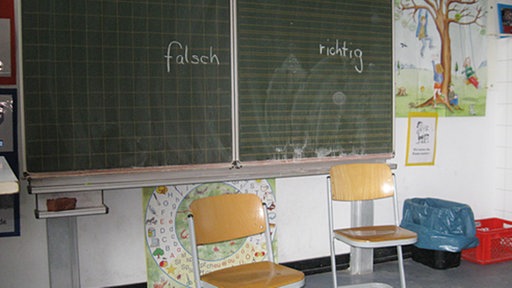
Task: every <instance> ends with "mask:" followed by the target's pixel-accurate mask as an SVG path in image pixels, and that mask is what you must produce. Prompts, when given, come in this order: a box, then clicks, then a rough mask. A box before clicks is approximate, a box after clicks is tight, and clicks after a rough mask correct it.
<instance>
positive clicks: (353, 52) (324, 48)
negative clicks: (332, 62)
mask: <svg viewBox="0 0 512 288" xmlns="http://www.w3.org/2000/svg"><path fill="white" fill-rule="evenodd" d="M318 54H320V55H325V56H339V57H344V58H349V59H354V60H356V61H357V62H356V64H355V65H354V69H356V71H357V72H359V73H363V50H361V49H359V48H356V49H350V48H347V41H343V44H342V45H340V41H339V40H338V39H336V44H335V45H331V46H328V45H323V44H318Z"/></svg>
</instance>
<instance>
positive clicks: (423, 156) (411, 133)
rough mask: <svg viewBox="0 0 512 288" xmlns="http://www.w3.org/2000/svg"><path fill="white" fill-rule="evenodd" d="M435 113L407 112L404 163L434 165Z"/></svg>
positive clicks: (408, 164)
mask: <svg viewBox="0 0 512 288" xmlns="http://www.w3.org/2000/svg"><path fill="white" fill-rule="evenodd" d="M436 134H437V113H430V112H411V113H409V128H408V131H407V154H406V155H407V158H406V161H405V165H407V166H413V165H434V162H435V157H436Z"/></svg>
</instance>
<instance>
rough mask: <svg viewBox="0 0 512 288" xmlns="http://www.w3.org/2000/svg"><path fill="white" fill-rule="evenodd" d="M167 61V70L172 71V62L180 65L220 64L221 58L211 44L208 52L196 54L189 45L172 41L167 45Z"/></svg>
mask: <svg viewBox="0 0 512 288" xmlns="http://www.w3.org/2000/svg"><path fill="white" fill-rule="evenodd" d="M164 58H165V59H166V62H167V72H171V64H178V65H186V64H193V65H198V64H201V65H207V64H217V65H220V60H219V57H218V56H217V54H215V53H214V52H213V47H212V46H210V48H209V53H208V54H206V55H205V54H203V55H200V54H194V53H191V52H190V50H189V48H188V45H185V46H183V45H182V44H181V43H180V42H179V41H175V40H174V41H171V42H170V43H169V45H167V54H165V55H164Z"/></svg>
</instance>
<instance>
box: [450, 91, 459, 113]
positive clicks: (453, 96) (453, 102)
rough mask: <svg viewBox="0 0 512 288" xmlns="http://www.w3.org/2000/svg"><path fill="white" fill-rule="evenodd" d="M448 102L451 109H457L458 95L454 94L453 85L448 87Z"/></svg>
mask: <svg viewBox="0 0 512 288" xmlns="http://www.w3.org/2000/svg"><path fill="white" fill-rule="evenodd" d="M448 100H449V101H450V105H452V106H453V107H455V108H457V109H460V108H459V95H457V93H455V88H453V85H450V88H449V91H448Z"/></svg>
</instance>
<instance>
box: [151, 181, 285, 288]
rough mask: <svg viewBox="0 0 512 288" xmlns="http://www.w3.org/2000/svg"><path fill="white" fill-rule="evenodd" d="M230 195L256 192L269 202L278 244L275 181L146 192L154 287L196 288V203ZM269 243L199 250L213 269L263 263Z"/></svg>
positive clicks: (258, 241)
mask: <svg viewBox="0 0 512 288" xmlns="http://www.w3.org/2000/svg"><path fill="white" fill-rule="evenodd" d="M225 193H253V194H256V195H258V196H259V197H260V198H261V199H262V201H263V202H264V203H266V204H267V207H269V221H270V228H271V237H272V239H273V245H276V241H275V239H276V238H275V233H276V225H275V223H276V222H275V221H276V210H275V209H276V205H275V180H274V179H260V180H247V181H234V182H223V183H206V184H195V185H177V186H158V187H154V188H145V189H144V190H143V207H144V221H145V225H144V230H145V239H146V265H147V274H148V287H151V288H155V287H158V288H163V287H166V288H168V287H192V286H193V284H194V283H193V282H194V276H193V270H192V255H191V252H190V242H189V238H188V237H189V232H188V231H189V230H188V224H187V216H188V207H189V205H190V203H191V202H192V201H193V200H195V199H198V198H202V197H208V196H213V195H219V194H225ZM264 243H265V239H264V237H248V238H244V239H239V240H236V241H230V242H229V243H221V244H214V245H210V246H211V247H209V249H205V250H200V251H199V258H200V260H201V265H203V267H202V268H201V269H202V271H213V270H218V269H220V268H224V267H228V266H231V265H232V264H233V263H250V262H254V261H257V260H261V259H263V258H264V257H265V252H264V251H266V250H265V246H264V245H265V244H264ZM210 248H211V249H210ZM274 251H275V252H276V250H274ZM276 254H277V253H276ZM275 256H276V255H275Z"/></svg>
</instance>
